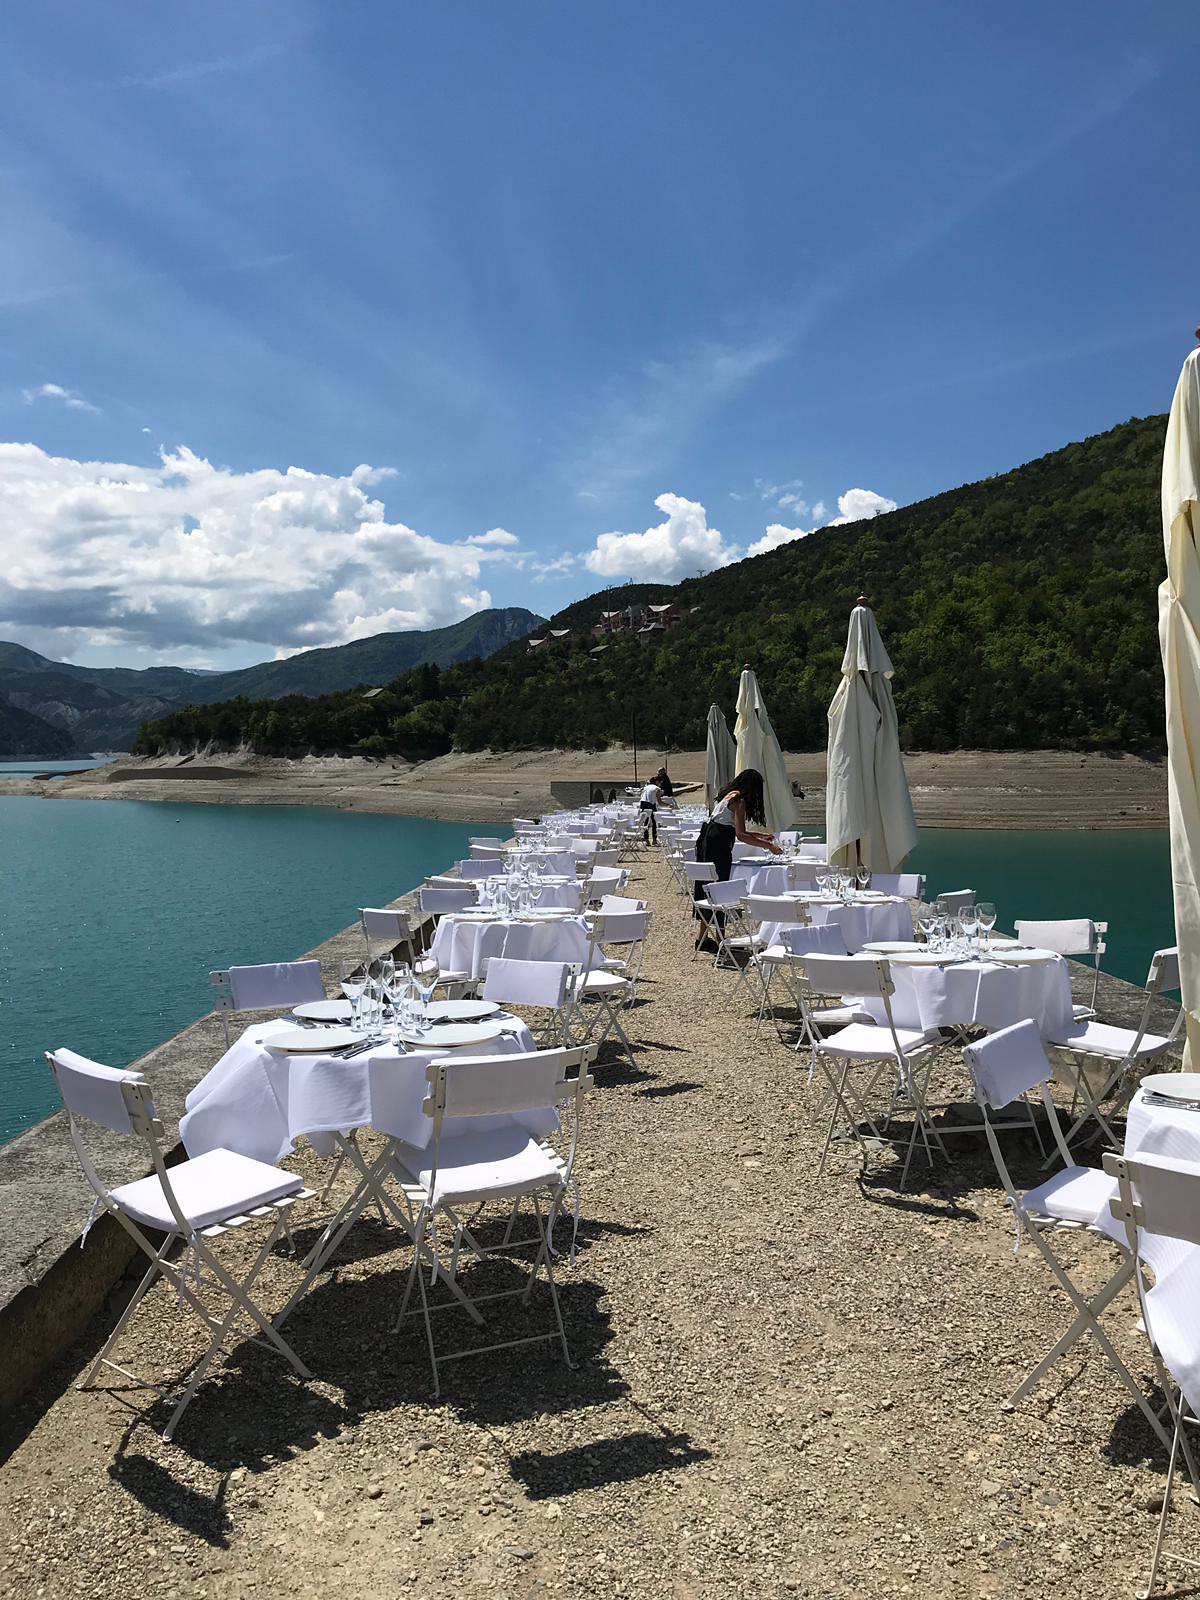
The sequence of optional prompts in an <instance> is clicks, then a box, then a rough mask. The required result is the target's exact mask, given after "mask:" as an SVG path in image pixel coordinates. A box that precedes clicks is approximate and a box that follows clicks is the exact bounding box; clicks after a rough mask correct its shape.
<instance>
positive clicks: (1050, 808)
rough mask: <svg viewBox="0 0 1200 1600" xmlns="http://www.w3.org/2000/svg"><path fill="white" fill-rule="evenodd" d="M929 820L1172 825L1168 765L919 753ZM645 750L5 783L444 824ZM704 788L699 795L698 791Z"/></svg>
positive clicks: (203, 756)
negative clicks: (320, 808)
mask: <svg viewBox="0 0 1200 1600" xmlns="http://www.w3.org/2000/svg"><path fill="white" fill-rule="evenodd" d="M786 759H787V765H788V771H789V773H790V775H791V776H792V778H793V779H794V780H795V781H796V782H797V783H799V785H800V787H801V788H802V789H803V790H804V799H803V800H802V801H800V802H799V803H798V810H799V821H800V824H801V826H802V827H804V828H813V829H821V828H823V827H824V821H825V752H824V751H815V752H800V753H794V754H789V755H788V756H787V757H786ZM664 761H665V763H666V765H667V767H668V768H669V770H670V773H671V776H672V778H673V780H674V781H675V783H676V784H677V785H687V786H695V787H702V785H703V782H704V752H703V751H674V752H671V753H670V754H664V753H663V752H662V751H660V750H653V749H651V750H644V749H640V750H639V751H638V754H637V773H638V777H639V779H641V780H642V781H644V780H645V778H646V777H647V776H649V775H650V774H651V773H653V772H654V771H656V770H657V768H658V767H659V765H661V764H663V762H664ZM905 766H906V768H907V771H908V779H909V786H910V789H911V792H912V799H913V807H914V810H915V812H916V817H917V823H918V826H920V827H922V828H989V829H1012V828H1044V829H1064V830H1071V831H1077V830H1081V829H1082V830H1087V829H1095V828H1155V827H1166V826H1167V821H1168V817H1167V776H1166V763H1165V761H1163V760H1161V759H1149V758H1144V757H1141V756H1133V755H1106V754H1100V753H1097V752H1095V751H1086V752H1084V751H1080V752H1073V751H1063V750H1034V751H987V750H956V751H948V752H926V751H917V752H912V753H910V754H908V755H906V756H905ZM633 775H634V755H633V751H632V749H629V748H627V747H620V748H612V749H609V750H606V751H598V752H597V751H577V750H523V751H504V752H493V751H480V752H471V753H462V752H455V753H452V754H450V755H446V756H439V757H437V758H436V759H434V760H430V761H423V762H416V763H409V762H405V761H403V760H401V759H400V758H398V757H397V758H394V759H392V758H381V759H369V758H366V757H361V756H304V757H300V758H297V759H294V760H292V759H286V758H283V757H269V756H259V755H254V754H251V753H249V752H242V751H236V752H220V753H215V752H214V753H208V752H199V753H196V754H194V755H192V756H169V757H161V758H154V759H146V758H135V757H122V758H120V759H118V760H115V761H113V762H111V763H109V764H107V765H105V766H102V767H96V768H93V769H91V770H90V771H86V772H80V773H67V774H63V775H61V776H55V777H53V778H50V779H37V778H8V779H4V778H0V798H3V797H4V796H6V795H18V794H20V795H42V796H44V797H46V798H49V799H74V800H84V799H87V800H154V801H169V802H171V803H172V804H178V803H179V802H181V801H187V802H190V803H196V804H201V805H285V806H288V805H292V806H327V807H330V808H331V809H335V810H342V811H356V812H367V813H373V814H376V815H382V816H403V817H425V818H429V819H431V820H436V821H446V822H458V821H467V822H508V821H509V820H511V818H512V817H513V816H514V815H534V816H537V815H541V814H543V813H545V812H549V811H553V810H556V809H558V805H559V802H558V800H557V799H556V797H555V794H554V793H553V791H552V788H551V785H552V784H567V783H573V784H578V783H581V782H587V783H596V784H599V785H602V786H606V787H612V786H613V785H622V784H625V783H631V782H632V781H633ZM693 792H694V791H693Z"/></svg>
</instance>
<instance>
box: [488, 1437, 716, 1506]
mask: <svg viewBox="0 0 1200 1600" xmlns="http://www.w3.org/2000/svg"><path fill="white" fill-rule="evenodd" d="M710 1459H711V1451H708V1450H703V1449H697V1447H696V1446H695V1445H693V1444H692V1442H691V1440H690V1439H689V1438H688V1436H687V1434H685V1433H667V1432H665V1431H664V1432H661V1433H651V1432H649V1431H647V1430H645V1429H643V1430H640V1431H639V1432H636V1433H623V1434H619V1435H618V1436H617V1437H615V1438H612V1439H597V1440H596V1441H595V1443H593V1444H585V1445H577V1446H575V1447H574V1448H573V1449H571V1450H560V1451H557V1452H555V1453H552V1454H544V1453H543V1452H541V1451H539V1450H526V1451H523V1452H522V1453H521V1454H520V1455H517V1456H513V1458H512V1461H511V1463H510V1465H511V1468H512V1475H513V1477H514V1478H516V1480H517V1481H518V1483H521V1484H523V1485H524V1487H525V1492H526V1494H528V1496H529V1498H530V1499H531V1500H543V1499H546V1498H548V1497H549V1496H551V1495H562V1494H575V1493H577V1492H578V1491H580V1490H584V1489H599V1488H602V1487H603V1486H604V1485H605V1484H609V1483H628V1482H630V1481H631V1480H632V1479H634V1478H645V1477H648V1476H649V1474H650V1473H652V1472H674V1471H677V1470H678V1469H679V1468H680V1467H689V1466H691V1465H692V1464H693V1463H694V1462H697V1461H708V1460H710Z"/></svg>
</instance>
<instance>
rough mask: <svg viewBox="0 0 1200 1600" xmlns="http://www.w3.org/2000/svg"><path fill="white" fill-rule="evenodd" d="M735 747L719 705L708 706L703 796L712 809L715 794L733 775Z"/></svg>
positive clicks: (735, 757) (735, 756)
mask: <svg viewBox="0 0 1200 1600" xmlns="http://www.w3.org/2000/svg"><path fill="white" fill-rule="evenodd" d="M736 761H737V749H736V747H735V746H734V742H733V740H732V739H731V738H730V736H729V726H728V724H727V723H726V721H725V717H724V714H723V713H722V711H721V708H720V706H718V705H711V706H709V708H708V747H707V750H706V752H705V756H704V798H705V801H706V802H707V804H708V807H709V809H710V810H711V809H712V805H713V802H714V800H716V798H717V795H718V794H719V793H720V791H721V790H722V789H723V788H724V787H725V785H726V784H727V783H728V782H729V780H730V778H732V777H733V774H734V771H735V762H736Z"/></svg>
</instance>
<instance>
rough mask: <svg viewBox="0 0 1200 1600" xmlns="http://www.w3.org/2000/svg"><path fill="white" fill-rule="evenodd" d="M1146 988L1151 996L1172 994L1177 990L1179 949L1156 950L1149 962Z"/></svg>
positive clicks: (1174, 946)
mask: <svg viewBox="0 0 1200 1600" xmlns="http://www.w3.org/2000/svg"><path fill="white" fill-rule="evenodd" d="M1146 987H1147V989H1149V990H1150V992H1151V994H1174V993H1175V991H1176V990H1177V989H1178V988H1179V948H1178V946H1177V945H1172V946H1171V948H1170V949H1169V950H1156V951H1155V952H1154V956H1153V958H1152V960H1151V962H1150V971H1149V974H1148V975H1147V978H1146Z"/></svg>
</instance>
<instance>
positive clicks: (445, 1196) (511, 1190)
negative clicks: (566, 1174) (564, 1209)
mask: <svg viewBox="0 0 1200 1600" xmlns="http://www.w3.org/2000/svg"><path fill="white" fill-rule="evenodd" d="M432 1156H433V1151H432V1149H430V1150H421V1151H418V1150H412V1149H405V1148H404V1147H403V1146H402V1147H401V1149H400V1151H399V1153H398V1155H397V1157H396V1158H395V1159H394V1160H393V1162H392V1165H393V1166H394V1167H395V1168H396V1170H397V1173H398V1175H399V1177H400V1179H401V1181H402V1182H407V1183H416V1184H417V1186H418V1187H419V1188H420V1189H421V1190H422V1191H423V1193H424V1194H425V1195H427V1196H428V1197H429V1200H430V1202H431V1203H432V1204H433V1205H444V1204H450V1205H453V1204H456V1203H465V1202H468V1201H475V1200H504V1199H511V1198H512V1197H513V1196H514V1195H518V1194H527V1193H528V1192H529V1191H530V1190H531V1189H540V1188H543V1187H546V1186H549V1187H551V1188H560V1187H561V1186H562V1179H563V1167H562V1162H561V1161H560V1160H559V1159H558V1157H557V1156H556V1155H555V1154H554V1152H553V1151H552V1150H550V1149H549V1148H548V1147H547V1146H546V1145H544V1144H543V1143H541V1142H540V1141H539V1140H537V1139H535V1138H534V1137H533V1135H532V1134H531V1133H530V1132H529V1131H528V1129H527V1128H523V1127H521V1126H520V1124H519V1123H515V1122H513V1123H507V1124H505V1125H504V1126H503V1127H499V1128H485V1129H479V1130H476V1131H472V1132H469V1133H460V1134H455V1135H453V1136H451V1137H446V1136H445V1135H443V1137H442V1148H441V1156H440V1162H439V1166H438V1170H437V1177H436V1179H434V1182H433V1189H432V1192H431V1191H430V1180H431V1178H433V1167H432Z"/></svg>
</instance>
